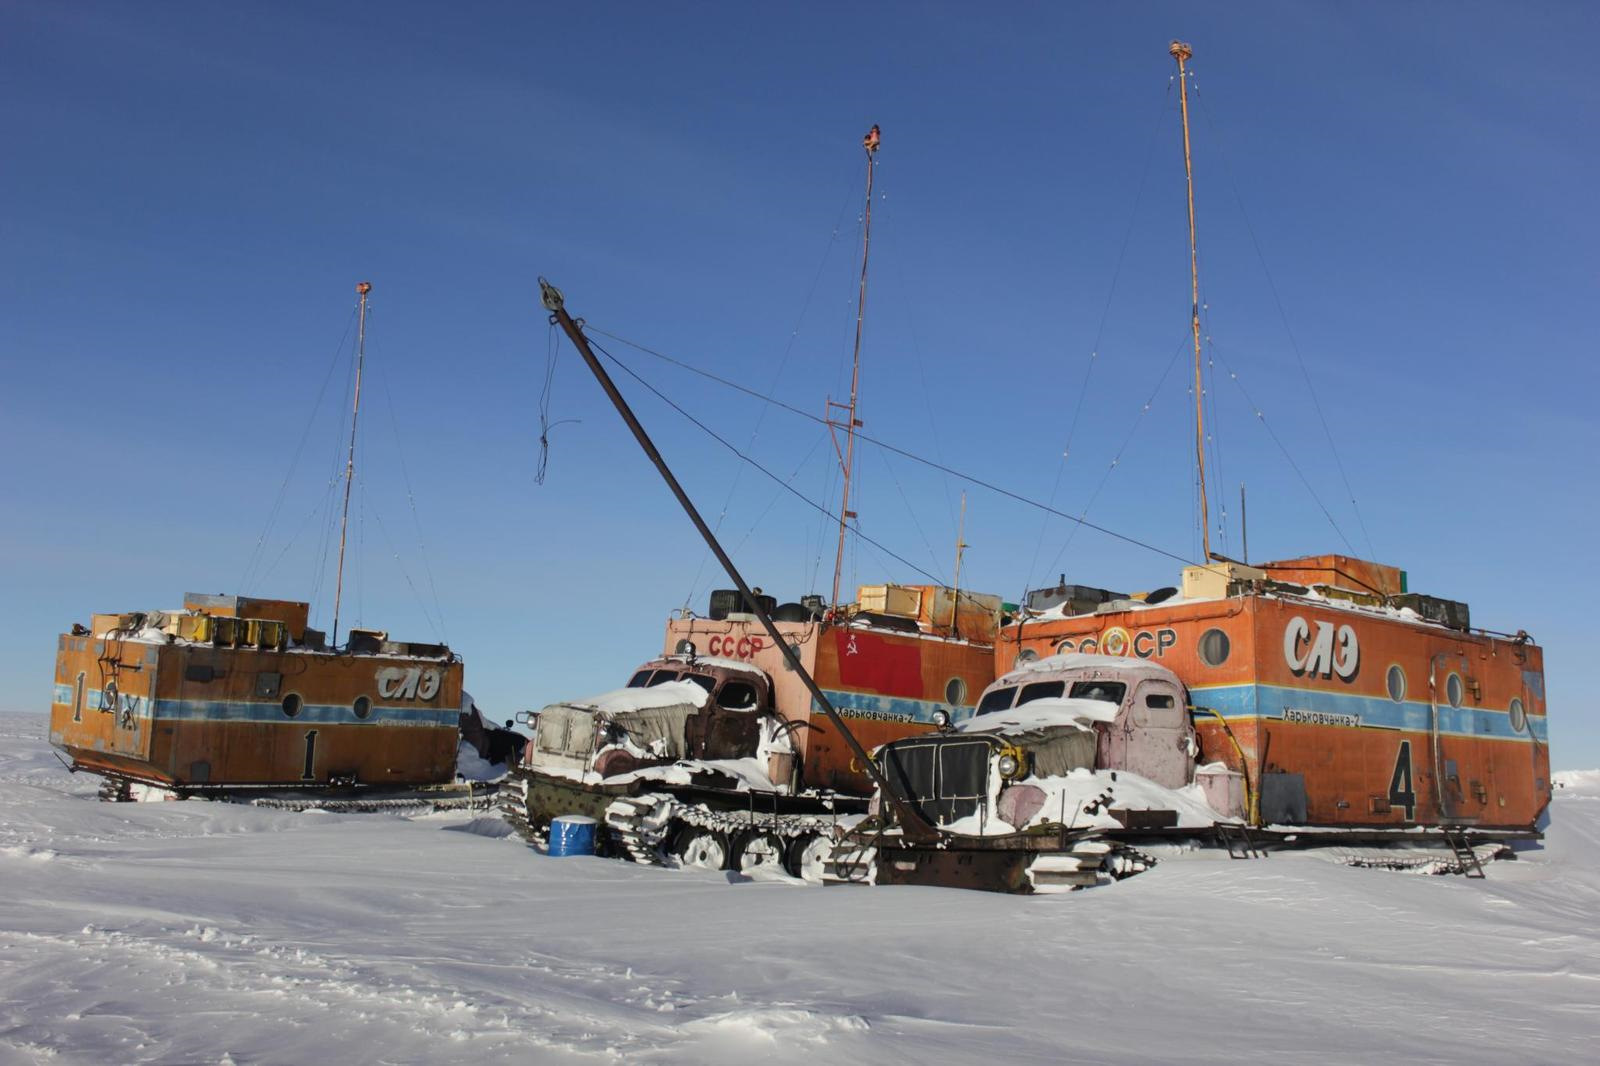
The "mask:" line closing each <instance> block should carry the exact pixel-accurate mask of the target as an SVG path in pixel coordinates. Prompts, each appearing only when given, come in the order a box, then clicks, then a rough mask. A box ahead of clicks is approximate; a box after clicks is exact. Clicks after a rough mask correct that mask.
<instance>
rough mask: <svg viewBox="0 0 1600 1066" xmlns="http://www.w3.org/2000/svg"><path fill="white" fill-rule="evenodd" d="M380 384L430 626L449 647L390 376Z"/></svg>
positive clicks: (382, 375) (387, 533)
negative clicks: (428, 604)
mask: <svg viewBox="0 0 1600 1066" xmlns="http://www.w3.org/2000/svg"><path fill="white" fill-rule="evenodd" d="M379 365H383V363H382V361H381V360H379ZM378 380H379V381H381V382H382V383H383V398H384V401H385V403H386V404H387V405H388V407H389V426H390V428H392V429H393V430H394V455H395V459H396V460H398V461H399V464H400V479H401V483H402V484H404V485H405V489H406V503H407V504H408V505H409V506H410V509H411V524H412V527H413V528H414V529H415V530H416V533H417V554H418V555H419V556H421V558H422V572H423V574H424V575H425V576H426V577H427V580H428V592H429V594H430V595H432V597H433V610H434V616H433V617H430V618H429V619H428V624H429V625H430V626H432V627H433V631H434V636H435V637H437V638H438V640H439V643H441V644H448V643H449V642H450V640H449V632H448V631H447V630H446V629H445V624H444V608H443V607H442V606H440V603H439V590H438V587H437V586H436V585H435V584H434V581H433V566H432V565H431V564H430V563H429V562H428V545H427V542H426V541H425V539H424V538H423V536H422V516H421V515H419V514H418V513H417V494H416V493H415V492H414V491H413V490H412V488H411V471H410V470H409V469H408V468H407V466H406V450H405V444H404V441H403V439H402V438H401V435H400V418H399V416H398V415H396V414H395V405H394V393H393V392H392V391H391V390H390V388H389V375H388V374H386V373H385V374H379V375H378ZM373 513H374V514H375V515H376V513H377V512H376V511H374V512H373ZM378 521H379V524H380V525H381V524H382V521H383V520H382V519H381V518H380V519H379V520H378ZM388 535H389V532H388V530H384V537H385V538H387V537H388ZM391 547H392V545H391ZM399 558H400V553H399V552H398V551H396V552H395V559H396V561H398V560H399ZM400 572H401V573H402V574H405V567H404V565H403V564H402V566H401V571H400ZM405 577H406V583H407V584H410V582H411V575H409V574H405ZM412 591H416V589H415V586H413V589H412ZM418 600H419V602H420V600H421V597H420V596H418ZM424 614H425V615H426V609H424ZM434 618H437V620H438V621H437V624H435V622H434Z"/></svg>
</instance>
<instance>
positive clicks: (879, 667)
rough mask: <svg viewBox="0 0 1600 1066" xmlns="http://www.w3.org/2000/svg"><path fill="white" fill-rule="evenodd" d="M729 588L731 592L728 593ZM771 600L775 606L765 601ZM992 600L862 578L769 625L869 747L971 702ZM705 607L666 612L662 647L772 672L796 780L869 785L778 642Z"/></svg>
mask: <svg viewBox="0 0 1600 1066" xmlns="http://www.w3.org/2000/svg"><path fill="white" fill-rule="evenodd" d="M733 595H735V596H736V595H737V594H733ZM774 606H776V605H774ZM1000 607H1001V604H1000V599H999V597H997V596H989V595H984V594H981V593H969V592H966V591H961V592H959V593H957V592H956V591H955V590H953V589H950V588H946V587H942V586H937V585H863V586H862V587H861V588H860V589H859V590H858V592H857V597H856V602H855V603H854V604H851V605H849V606H847V607H844V608H842V609H840V610H839V611H837V612H833V613H831V614H829V615H827V616H824V615H823V614H822V612H821V611H820V610H817V611H815V612H812V611H810V610H808V609H805V608H802V607H801V606H800V605H799V604H785V605H784V606H783V607H779V608H776V610H775V612H774V620H775V624H776V625H777V627H778V631H779V632H780V633H782V634H783V637H784V639H785V640H786V641H788V642H789V644H790V646H791V647H793V648H794V650H795V651H796V653H797V654H798V656H799V659H800V662H801V665H802V666H804V667H805V669H806V671H807V672H808V673H810V674H811V676H812V677H813V678H814V679H815V680H816V682H817V685H818V687H820V688H821V689H822V691H823V694H824V695H825V696H827V697H828V701H829V702H830V703H832V704H833V707H834V709H835V710H837V711H838V712H839V714H840V716H841V717H842V718H844V719H845V720H846V721H847V722H848V724H849V727H850V731H851V732H852V733H853V734H854V735H855V738H856V740H858V741H859V742H860V743H861V745H862V746H863V747H864V748H866V749H867V750H868V751H871V750H872V749H874V748H876V747H877V746H878V745H880V744H886V743H888V742H889V741H891V740H898V739H899V738H901V737H906V736H910V735H912V734H915V733H925V732H928V731H930V730H932V729H934V728H935V725H934V714H935V712H937V711H939V710H941V709H942V710H945V711H947V712H948V713H949V714H950V716H951V717H952V718H953V719H959V718H962V717H965V716H968V715H970V714H971V713H972V711H973V707H974V705H975V704H976V702H977V699H978V697H979V696H980V695H981V694H982V693H983V690H984V689H985V688H986V687H987V686H988V685H989V683H990V682H991V681H993V680H994V678H995V645H994V641H995V635H996V633H997V631H998V627H999V620H1000ZM711 614H712V617H708V618H700V617H686V618H674V619H671V620H669V621H668V623H667V633H666V641H665V646H664V651H665V652H666V653H667V654H681V653H682V652H683V651H684V650H685V644H686V643H688V644H692V645H693V646H694V649H695V652H696V654H698V655H709V656H712V657H714V658H725V659H736V660H738V661H740V662H743V663H747V664H750V665H752V666H756V667H759V668H760V669H761V670H763V671H764V672H765V673H766V674H767V676H768V677H769V678H771V679H772V690H773V702H774V704H775V706H776V709H777V712H778V714H779V715H780V716H781V717H783V718H784V719H785V720H787V721H792V722H798V723H800V726H799V727H798V728H797V729H795V731H794V743H795V746H796V750H797V754H798V756H799V760H800V777H801V783H802V785H803V786H805V787H808V788H819V789H830V788H831V789H836V790H838V791H840V792H851V793H859V794H862V795H865V794H868V793H870V792H871V791H872V779H871V778H870V777H868V776H867V773H866V771H865V770H863V769H862V768H860V767H859V766H856V765H854V764H853V762H852V759H851V755H850V749H849V748H848V747H847V746H846V744H845V742H844V739H843V738H842V737H840V736H838V733H837V730H835V729H834V728H833V726H832V725H831V724H829V722H828V720H827V718H826V717H825V716H824V715H823V714H822V712H821V710H820V709H819V708H817V707H816V706H815V705H814V701H813V700H812V697H811V694H810V692H809V691H807V689H806V687H805V685H804V684H803V683H802V682H801V681H800V678H799V676H798V675H797V674H795V673H794V672H793V671H791V670H790V669H789V668H788V665H787V663H786V662H785V660H784V657H783V653H782V652H781V651H779V650H778V649H777V648H775V647H773V646H772V642H771V639H770V638H769V637H768V636H767V633H766V630H765V629H764V628H762V626H761V623H760V622H758V621H757V620H756V618H755V616H754V615H752V614H744V613H740V612H738V611H733V612H728V611H726V610H718V609H716V607H715V605H714V606H713V609H712V611H711Z"/></svg>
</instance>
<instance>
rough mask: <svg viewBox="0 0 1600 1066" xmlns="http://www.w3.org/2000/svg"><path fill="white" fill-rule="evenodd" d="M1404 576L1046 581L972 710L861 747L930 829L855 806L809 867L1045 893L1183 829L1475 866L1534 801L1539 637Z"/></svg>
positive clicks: (1339, 569)
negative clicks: (1115, 587) (928, 730)
mask: <svg viewBox="0 0 1600 1066" xmlns="http://www.w3.org/2000/svg"><path fill="white" fill-rule="evenodd" d="M1271 575H1278V576H1277V577H1274V576H1271ZM1357 575H1360V576H1357ZM1290 576H1293V577H1298V578H1300V579H1302V580H1309V581H1310V582H1311V583H1310V584H1297V583H1294V582H1291V581H1289V580H1286V578H1287V577H1290ZM1353 585H1360V586H1362V587H1361V588H1351V587H1348V586H1353ZM1403 585H1404V577H1403V575H1402V574H1401V573H1400V572H1399V571H1397V570H1394V569H1393V568H1389V567H1380V566H1377V565H1376V564H1371V563H1365V562H1363V561H1361V560H1354V559H1347V558H1344V557H1334V556H1326V557H1311V558H1306V559H1295V560H1287V561H1284V562H1280V563H1265V564H1262V566H1260V567H1243V566H1242V565H1240V564H1224V565H1219V566H1217V567H1214V568H1204V567H1191V568H1189V569H1188V570H1187V571H1186V572H1185V585H1184V591H1185V593H1186V594H1185V595H1179V594H1178V590H1177V589H1175V588H1174V589H1165V590H1162V594H1161V595H1159V596H1154V597H1137V598H1135V597H1126V596H1119V595H1117V594H1115V593H1110V592H1106V591H1105V590H1100V589H1089V588H1085V587H1082V586H1073V587H1070V588H1066V587H1063V588H1058V589H1055V590H1046V591H1045V593H1044V594H1043V596H1042V597H1041V598H1038V599H1035V600H1034V603H1035V605H1036V606H1042V604H1043V600H1044V599H1045V598H1050V597H1053V598H1055V599H1056V601H1057V602H1055V603H1054V604H1053V605H1050V606H1048V607H1047V608H1045V609H1044V610H1043V611H1039V612H1036V613H1035V614H1034V615H1033V617H1031V618H1029V619H1027V620H1024V621H1021V622H1019V623H1017V624H1014V625H1012V626H1008V627H1007V628H1006V629H1005V630H1004V631H1003V633H1002V636H1001V641H1000V643H999V644H998V645H997V655H1000V656H1003V657H1009V658H1011V659H1012V661H1013V662H1014V664H1015V668H1014V669H1012V670H1011V671H1009V672H1008V673H1006V674H1004V675H1002V676H1001V677H1000V678H998V679H997V680H996V682H995V683H994V685H992V686H991V687H990V688H989V690H988V691H986V692H985V693H984V695H983V697H982V698H981V699H980V700H979V703H978V708H977V713H976V715H975V716H974V717H973V718H971V719H969V720H968V721H966V722H963V723H961V724H960V726H959V727H958V728H955V729H946V730H943V731H941V732H940V733H939V734H938V735H936V736H932V737H919V738H915V739H910V740H905V741H898V742H895V743H892V744H889V745H887V746H885V747H884V748H882V749H881V750H880V751H879V752H878V753H877V758H878V759H879V761H880V764H881V765H882V767H883V770H884V772H885V775H886V776H887V777H888V779H889V781H890V783H891V785H892V786H893V787H894V788H895V789H897V790H898V791H899V792H900V793H901V794H902V795H903V796H905V797H907V798H909V799H910V800H911V802H912V803H913V804H914V805H915V806H916V807H917V809H918V811H919V812H920V813H921V814H922V815H923V816H924V817H926V818H927V819H928V820H929V821H931V822H933V823H934V824H935V825H936V826H937V827H938V828H939V829H940V830H941V836H940V838H939V839H938V840H937V841H936V842H927V841H906V840H904V839H902V835H901V834H900V833H899V831H898V829H897V827H896V825H895V822H894V819H893V818H891V817H884V816H877V815H875V816H874V817H873V818H871V819H869V820H867V821H866V822H863V823H861V824H860V825H858V826H856V827H854V828H853V829H852V831H851V832H850V833H849V834H848V839H846V840H845V841H844V842H843V843H841V846H840V847H839V849H838V850H837V852H836V853H835V854H834V855H833V856H831V857H830V860H829V865H828V876H829V878H830V879H833V880H841V881H844V880H855V881H858V882H866V883H877V884H962V885H967V886H970V887H975V888H987V889H993V890H998V891H1049V890H1053V889H1056V888H1059V887H1062V886H1065V887H1075V886H1079V885H1085V884H1093V883H1096V882H1098V881H1100V880H1104V879H1106V878H1108V877H1116V876H1124V875H1126V874H1127V873H1131V872H1137V871H1138V870H1139V869H1142V868H1144V867H1145V866H1146V865H1148V863H1149V855H1148V854H1145V853H1144V852H1143V851H1140V850H1138V849H1140V848H1141V847H1147V846H1149V845H1150V844H1152V843H1171V842H1179V841H1181V842H1187V843H1195V842H1198V843H1205V844H1217V845H1221V846H1225V847H1227V848H1228V849H1229V850H1230V852H1232V853H1235V854H1240V855H1257V854H1261V853H1262V852H1263V851H1265V850H1270V849H1275V848H1283V847H1314V846H1337V847H1341V848H1344V849H1347V851H1348V861H1350V862H1351V863H1352V864H1354V865H1365V866H1392V867H1397V868H1408V867H1409V868H1419V867H1420V868H1427V869H1431V870H1435V871H1444V870H1450V871H1454V872H1462V873H1466V872H1473V873H1478V874H1481V872H1482V869H1481V865H1480V860H1481V859H1482V858H1483V857H1486V856H1491V855H1495V854H1500V853H1502V852H1503V850H1504V847H1505V845H1506V844H1507V843H1508V842H1510V841H1513V840H1519V839H1534V838H1537V837H1538V836H1539V835H1540V821H1541V819H1542V817H1543V814H1544V811H1545V809H1546V807H1547V806H1548V804H1549V802H1550V784H1549V751H1548V748H1547V746H1546V741H1545V735H1546V734H1545V717H1544V715H1545V707H1544V685H1543V664H1542V659H1541V657H1540V650H1539V648H1538V647H1537V646H1536V645H1535V644H1533V642H1532V641H1531V640H1530V639H1528V638H1527V636H1526V634H1520V635H1517V636H1511V637H1506V636H1504V635H1499V634H1493V633H1488V632H1484V631H1481V630H1478V631H1474V630H1470V629H1468V628H1467V625H1466V619H1467V617H1468V615H1467V608H1466V606H1465V605H1464V604H1460V603H1456V602H1454V601H1447V600H1440V599H1437V598H1434V597H1427V596H1417V595H1415V594H1411V593H1407V592H1403V591H1401V589H1402V588H1403ZM1384 588H1393V589H1394V591H1393V592H1392V593H1389V592H1384V591H1382V590H1383V589H1384ZM1213 593H1215V594H1214V595H1213ZM1151 599H1155V600H1156V601H1157V602H1150V600H1151ZM1107 651H1109V652H1111V653H1112V654H1104V652H1107ZM1363 662H1366V663H1368V664H1369V665H1368V666H1367V668H1366V669H1365V670H1364V669H1363ZM1374 662H1376V663H1378V664H1381V666H1380V667H1378V668H1374V667H1373V666H1371V665H1370V664H1371V663H1374ZM1410 678H1417V679H1418V680H1417V681H1416V682H1413V681H1411V680H1410ZM1424 686H1425V687H1424Z"/></svg>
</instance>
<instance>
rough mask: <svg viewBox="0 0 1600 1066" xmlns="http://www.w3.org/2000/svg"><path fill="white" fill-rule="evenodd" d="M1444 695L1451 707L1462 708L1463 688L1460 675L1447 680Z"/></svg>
mask: <svg viewBox="0 0 1600 1066" xmlns="http://www.w3.org/2000/svg"><path fill="white" fill-rule="evenodd" d="M1444 694H1445V698H1446V699H1448V700H1449V701H1450V706H1452V707H1459V706H1461V697H1462V687H1461V675H1460V674H1451V675H1450V676H1449V677H1448V678H1446V679H1445V683H1444Z"/></svg>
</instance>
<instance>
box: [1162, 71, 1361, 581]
mask: <svg viewBox="0 0 1600 1066" xmlns="http://www.w3.org/2000/svg"><path fill="white" fill-rule="evenodd" d="M1193 88H1194V90H1195V99H1197V100H1199V101H1200V113H1201V114H1202V115H1203V116H1205V120H1206V127H1207V128H1208V129H1210V130H1211V135H1212V140H1213V141H1214V142H1215V143H1216V145H1217V147H1218V153H1217V154H1218V155H1219V156H1220V157H1221V159H1222V168H1223V171H1224V172H1225V173H1226V174H1227V175H1228V182H1229V184H1230V185H1231V186H1232V188H1233V199H1234V202H1235V203H1237V204H1238V205H1239V216H1240V217H1241V218H1242V219H1243V220H1244V228H1245V232H1246V233H1248V234H1249V235H1250V243H1251V245H1252V246H1253V247H1254V249H1255V253H1256V259H1257V261H1259V262H1260V263H1261V273H1262V274H1263V275H1264V276H1265V277H1266V279H1267V290H1268V291H1269V292H1270V293H1272V302H1273V304H1274V306H1276V308H1277V310H1278V318H1279V320H1280V321H1281V322H1282V323H1283V332H1284V335H1285V336H1287V337H1288V339H1289V350H1290V351H1292V352H1294V358H1295V362H1296V364H1298V365H1299V367H1300V376H1301V377H1302V378H1303V379H1304V380H1305V383H1306V390H1307V391H1308V392H1309V393H1310V394H1311V406H1312V408H1313V409H1314V410H1315V411H1316V412H1317V421H1319V422H1320V423H1321V424H1322V433H1323V436H1324V437H1326V438H1327V441H1328V450H1329V451H1330V452H1331V453H1332V454H1333V463H1334V466H1335V467H1337V468H1338V471H1339V480H1340V481H1341V482H1342V483H1343V485H1344V490H1345V494H1346V495H1347V496H1348V497H1349V498H1350V508H1351V510H1353V511H1354V512H1355V516H1356V523H1357V525H1359V526H1360V527H1361V536H1362V538H1363V539H1364V540H1365V541H1366V545H1367V551H1368V552H1369V553H1370V556H1369V557H1370V558H1372V559H1376V558H1377V557H1378V551H1377V548H1375V547H1374V546H1373V543H1372V534H1371V533H1369V532H1368V531H1367V520H1366V518H1365V517H1364V516H1363V515H1362V513H1361V505H1360V504H1359V503H1357V502H1356V494H1355V490H1354V489H1353V488H1351V487H1350V477H1349V475H1348V474H1346V473H1345V466H1344V459H1343V458H1342V457H1341V456H1340V454H1339V447H1338V445H1337V444H1336V443H1335V442H1334V439H1333V429H1332V427H1331V426H1329V424H1328V416H1327V414H1326V413H1325V412H1324V411H1323V409H1322V400H1321V398H1320V397H1319V396H1318V394H1317V387H1316V384H1315V383H1314V382H1313V381H1312V380H1311V370H1310V368H1309V367H1307V366H1306V359H1305V355H1304V354H1303V353H1302V352H1301V351H1300V343H1299V341H1297V340H1296V339H1295V335H1294V329H1293V328H1292V327H1291V326H1290V325H1289V314H1288V312H1287V311H1286V310H1284V306H1283V298H1282V296H1280V295H1279V293H1278V285H1277V282H1276V281H1275V280H1273V277H1272V270H1271V268H1269V267H1268V266H1267V257H1266V254H1265V253H1264V252H1263V251H1262V250H1261V240H1260V238H1259V237H1257V236H1256V228H1255V226H1254V225H1253V224H1252V223H1251V222H1250V213H1249V212H1248V211H1246V210H1245V206H1244V197H1243V196H1242V195H1240V192H1239V182H1238V180H1237V179H1236V178H1235V177H1234V173H1233V166H1232V164H1231V162H1230V161H1229V159H1228V156H1227V153H1226V152H1224V151H1222V138H1221V137H1220V136H1219V135H1218V134H1217V132H1216V125H1215V123H1213V122H1212V120H1211V111H1210V108H1208V107H1207V106H1206V100H1205V97H1204V96H1203V95H1201V93H1200V86H1199V85H1198V84H1194V85H1193ZM1302 480H1303V479H1302ZM1319 504H1320V501H1319ZM1340 537H1341V539H1342V538H1343V534H1340ZM1348 543H1349V542H1348V541H1346V545H1347V546H1348ZM1350 552H1351V554H1352V555H1354V554H1355V549H1354V548H1351V549H1350Z"/></svg>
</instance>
